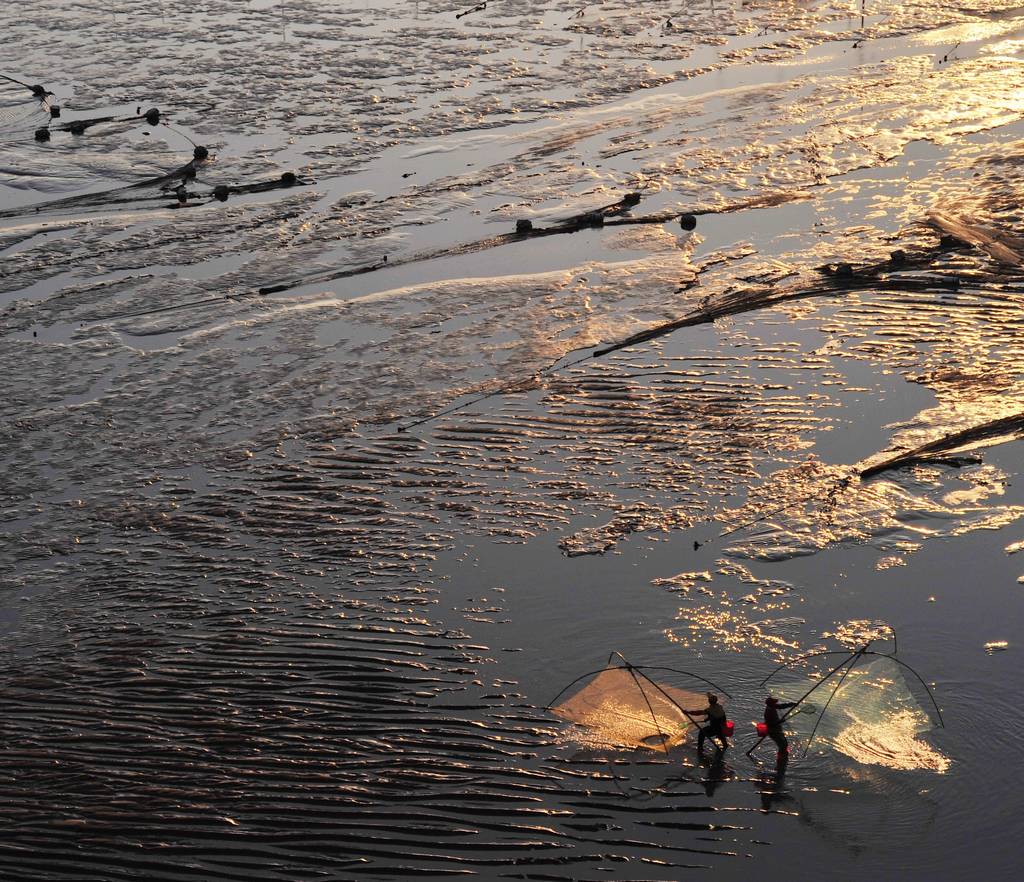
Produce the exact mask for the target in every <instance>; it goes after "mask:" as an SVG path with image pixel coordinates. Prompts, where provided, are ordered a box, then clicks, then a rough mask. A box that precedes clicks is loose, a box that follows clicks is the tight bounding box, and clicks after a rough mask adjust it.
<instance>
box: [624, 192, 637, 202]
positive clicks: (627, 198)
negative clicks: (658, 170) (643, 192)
mask: <svg viewBox="0 0 1024 882" xmlns="http://www.w3.org/2000/svg"><path fill="white" fill-rule="evenodd" d="M622 204H623V205H639V204H640V194H639V193H627V194H626V195H625V196H623V197H622Z"/></svg>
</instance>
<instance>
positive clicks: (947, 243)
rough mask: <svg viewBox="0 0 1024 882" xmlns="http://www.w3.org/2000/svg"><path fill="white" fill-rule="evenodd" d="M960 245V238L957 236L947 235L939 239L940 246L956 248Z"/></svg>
mask: <svg viewBox="0 0 1024 882" xmlns="http://www.w3.org/2000/svg"><path fill="white" fill-rule="evenodd" d="M959 245H960V240H959V239H957V238H956V236H950V235H948V234H947V235H945V236H943V237H942V238H941V239H939V247H940V248H956V247H958V246H959Z"/></svg>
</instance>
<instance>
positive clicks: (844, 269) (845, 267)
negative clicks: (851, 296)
mask: <svg viewBox="0 0 1024 882" xmlns="http://www.w3.org/2000/svg"><path fill="white" fill-rule="evenodd" d="M833 272H834V273H835V275H837V276H839V277H840V278H842V279H848V278H850V276H852V275H853V267H852V266H850V264H848V263H837V264H836V265H835V268H834V269H833Z"/></svg>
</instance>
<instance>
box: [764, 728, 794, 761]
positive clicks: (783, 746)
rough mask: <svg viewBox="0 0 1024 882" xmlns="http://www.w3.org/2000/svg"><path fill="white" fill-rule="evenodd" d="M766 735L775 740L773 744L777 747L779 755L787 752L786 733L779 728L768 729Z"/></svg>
mask: <svg viewBox="0 0 1024 882" xmlns="http://www.w3.org/2000/svg"><path fill="white" fill-rule="evenodd" d="M768 737H769V738H771V739H772V741H774V742H775V746H776V747H777V748H778V749H779V753H780V754H781V755H785V754H787V753H789V742H788V741H787V740H786V733H785V732H783V731H782V730H781V729H778V730H774V731H769V732H768Z"/></svg>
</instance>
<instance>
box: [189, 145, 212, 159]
mask: <svg viewBox="0 0 1024 882" xmlns="http://www.w3.org/2000/svg"><path fill="white" fill-rule="evenodd" d="M209 155H210V151H209V150H207V149H206V148H205V147H203V146H202V145H201V144H198V145H196V149H195V150H193V151H192V158H193V159H200V160H202V159H206V157H208V156H209Z"/></svg>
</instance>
